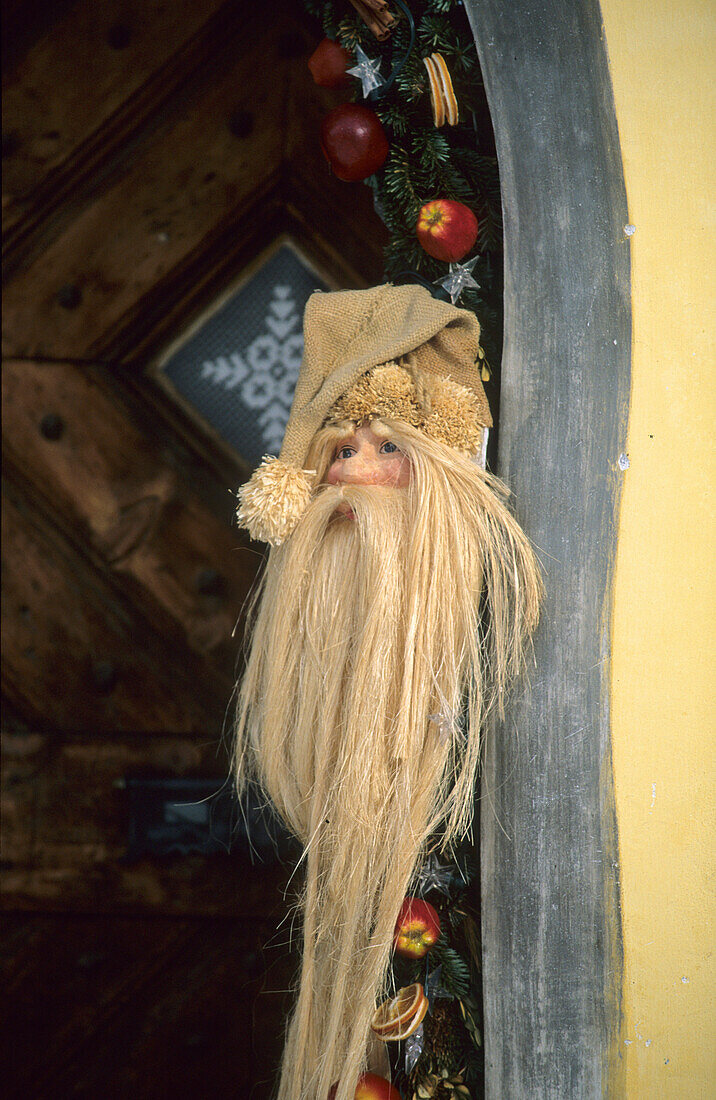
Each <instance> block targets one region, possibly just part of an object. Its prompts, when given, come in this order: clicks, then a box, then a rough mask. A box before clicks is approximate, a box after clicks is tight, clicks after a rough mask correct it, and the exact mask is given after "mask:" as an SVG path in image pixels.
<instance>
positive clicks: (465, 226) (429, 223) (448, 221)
mask: <svg viewBox="0 0 716 1100" xmlns="http://www.w3.org/2000/svg"><path fill="white" fill-rule="evenodd" d="M415 232H416V233H417V235H418V240H419V241H420V243H421V245H422V246H423V248H424V249H425V251H426V252H427V254H428V256H433V257H434V258H435V259H436V260H442V261H443V263H456V262H457V261H458V260H461V259H462V258H463V257H464V256H466V255H467V254H468V252H469V251H470V249H471V248H472V246H473V245H474V243H475V241H476V240H477V218H476V217H475V215H474V214H473V212H472V210H470V208H469V207H468V206H465V204H464V203H462V202H455V201H454V200H453V199H434V200H433V202H426V203H425V205H424V206H423V207H422V208H421V210H420V215H419V217H418V224H417V226H416V227H415Z"/></svg>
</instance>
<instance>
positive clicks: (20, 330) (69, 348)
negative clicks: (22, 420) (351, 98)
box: [3, 21, 286, 359]
mask: <svg viewBox="0 0 716 1100" xmlns="http://www.w3.org/2000/svg"><path fill="white" fill-rule="evenodd" d="M285 29H286V24H285V21H278V22H277V23H273V22H272V23H269V22H265V23H264V24H263V26H262V29H261V32H260V33H259V34H258V36H257V38H256V40H255V41H254V43H253V45H254V50H252V52H251V53H249V54H239V55H238V56H237V55H236V53H235V51H232V50H231V48H230V43H226V44H225V46H224V49H223V51H222V52H221V53H219V54H217V55H216V56H213V57H212V58H211V64H207V65H206V66H204V68H203V69H202V70H201V71H200V72H199V73H198V74H197V75H196V77H195V79H194V80H193V81H192V82H191V84H190V85H189V86H188V87H187V89H186V91H185V93H183V94H182V96H176V97H174V98H173V99H172V101H171V104H170V105H169V106H168V107H167V110H166V112H164V113H163V114H162V117H161V118H160V119H159V120H158V122H157V125H156V126H155V127H152V128H151V130H150V131H144V132H143V133H142V135H141V136H140V137H138V138H137V141H136V143H135V144H134V145H133V146H132V148H131V156H129V155H127V156H125V157H124V158H123V159H122V162H121V163H119V164H117V165H116V166H114V168H113V169H112V170H111V171H110V170H109V167H110V166H108V170H107V172H106V174H104V175H103V176H102V178H101V179H100V180H99V182H98V185H97V187H96V190H95V191H94V192H93V193H92V194H91V196H89V198H88V201H87V203H86V205H84V206H83V207H81V208H80V209H79V210H77V211H75V212H74V216H73V218H72V219H71V220H70V221H69V222H68V223H67V224H59V225H56V224H55V223H54V222H52V221H50V222H48V223H47V240H46V241H44V242H43V247H42V250H41V251H40V252H39V253H38V254H37V255H35V256H34V257H33V256H29V257H28V258H27V260H26V261H23V264H22V266H20V267H18V268H17V269H15V270H14V272H13V273H12V277H11V278H10V279H9V281H8V283H7V286H6V288H5V320H4V329H3V332H4V345H3V346H4V354H6V355H10V356H33V357H40V356H43V357H50V358H65V359H67V358H69V359H93V358H97V357H102V355H103V353H104V349H105V347H106V344H107V341H108V335H107V334H108V333H112V332H115V331H116V328H117V325H118V324H121V323H122V319H123V318H124V317H131V316H133V315H134V314H136V312H137V311H138V310H140V309H141V302H142V300H143V299H144V297H145V296H146V295H147V294H149V293H150V291H151V292H156V288H157V286H159V285H160V284H161V282H162V280H163V279H164V278H165V277H166V276H167V274H168V273H170V272H172V273H176V271H177V270H178V269H179V268H180V267H181V265H182V264H184V263H185V262H186V261H187V258H189V257H191V256H192V254H193V253H194V252H195V250H196V249H197V248H198V247H199V246H200V245H201V244H202V242H203V241H204V240H205V239H206V238H207V237H211V236H212V234H213V235H216V234H218V233H220V232H221V231H222V227H225V225H226V223H227V221H228V222H230V221H231V219H232V217H233V212H234V211H236V210H246V209H248V208H249V207H250V206H251V204H252V202H253V201H254V199H255V197H256V196H258V195H261V194H262V193H264V192H265V190H266V188H267V186H269V184H270V180H271V179H272V178H273V177H275V176H276V174H277V173H278V172H279V167H280V162H281V150H282V130H283V123H282V118H283V112H284V110H285V87H284V82H283V79H282V61H281V50H282V49H283V39H282V33H283V31H284V30H285ZM256 56H260V57H261V58H262V64H261V66H257V65H256Z"/></svg>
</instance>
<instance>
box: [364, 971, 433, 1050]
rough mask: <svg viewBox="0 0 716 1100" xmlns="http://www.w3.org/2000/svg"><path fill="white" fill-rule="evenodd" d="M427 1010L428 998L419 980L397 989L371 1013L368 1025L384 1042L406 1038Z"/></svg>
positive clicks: (421, 1020)
mask: <svg viewBox="0 0 716 1100" xmlns="http://www.w3.org/2000/svg"><path fill="white" fill-rule="evenodd" d="M427 1011H428V998H427V997H426V996H425V992H424V990H423V987H422V985H421V984H420V982H414V983H413V985H406V986H405V987H404V988H403V989H399V990H398V992H397V993H396V994H395V996H394V997H391V998H390V999H389V1000H387V1001H383V1003H382V1005H379V1006H378V1008H376V1010H375V1012H374V1013H373V1019H372V1020H371V1022H370V1026H371V1028H372V1029H373V1031H374V1032H375V1033H376V1035H378V1036H379V1037H380V1038H381V1039H383V1040H384V1041H385V1042H397V1040H399V1039H407V1037H408V1035H412V1034H413V1032H414V1031H415V1030H416V1029H417V1028H418V1027H419V1026H420V1024H421V1023H422V1022H423V1019H424V1017H425V1013H426V1012H427Z"/></svg>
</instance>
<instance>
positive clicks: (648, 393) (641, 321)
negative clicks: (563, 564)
mask: <svg viewBox="0 0 716 1100" xmlns="http://www.w3.org/2000/svg"><path fill="white" fill-rule="evenodd" d="M601 6H602V14H603V19H604V28H605V33H606V44H607V50H608V55H609V62H610V70H611V77H612V82H613V89H614V97H615V103H616V112H617V121H618V125H619V133H620V141H621V147H622V156H623V163H624V173H625V180H626V189H627V196H628V203H629V220H630V223H632V224H633V225H634V226H635V227H636V229H635V232H634V234H633V236H632V237H631V249H632V294H633V297H632V309H633V360H632V393H631V405H630V414H629V429H628V446H627V452H628V460H629V468H628V469H627V470H626V472H625V475H624V484H623V496H622V506H621V516H620V525H619V538H618V551H617V569H616V581H615V589H614V620H613V655H612V698H611V704H612V735H613V766H614V782H615V794H616V808H617V821H618V830H619V845H620V863H621V898H622V907H623V935H624V966H625V978H624V1011H625V1022H624V1023H625V1026H624V1032H623V1035H622V1036H621V1038H620V1039H619V1042H620V1043H623V1044H624V1045H623V1048H622V1055H623V1057H624V1058H625V1059H626V1082H627V1095H628V1097H630V1098H634V1100H637V1098H638V1100H645V1098H651V1097H654V1098H656V1097H673V1098H678V1100H691V1098H694V1100H695V1098H705V1097H711V1096H713V1095H714V1092H713V1089H714V1087H715V1086H714V1081H716V1060H715V1052H716V1036H715V1034H714V1020H716V1005H715V1003H714V988H715V985H716V983H715V981H714V966H713V957H712V951H713V945H714V927H713V924H714V920H713V918H714V909H715V905H714V894H713V887H712V886H711V887H710V886H709V879H711V883H713V881H714V876H713V872H714V857H713V850H714V835H715V833H714V816H715V815H714V801H715V797H714V767H713V762H714V737H713V731H714V727H715V725H716V722H715V719H714V715H715V714H716V706H715V704H716V697H715V696H716V691H715V682H716V674H715V662H714V656H715V653H714V650H715V648H716V647H715V646H714V637H715V634H716V631H715V630H714V622H715V616H714V610H715V606H716V580H715V577H716V572H715V568H714V562H715V561H716V547H715V545H714V542H715V540H714V509H713V496H712V492H713V485H714V473H715V472H716V462H715V447H714V434H715V433H714V422H715V419H716V418H715V413H716V357H715V355H714V351H715V348H714V321H715V320H716V318H715V317H714V301H715V300H716V299H715V296H714V290H715V288H714V267H715V262H716V256H715V254H714V252H715V250H714V232H713V229H714V224H713V223H714V216H713V210H714V207H713V201H714V196H715V195H716V186H715V185H716V180H715V179H714V129H715V126H716V121H715V120H716V112H714V82H713V71H714V61H715V60H716V49H715V45H716V43H715V39H716V33H715V32H716V8H715V7H714V5H713V3H711V2H709V0H681V2H677V0H602V4H601Z"/></svg>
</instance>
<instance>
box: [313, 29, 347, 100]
mask: <svg viewBox="0 0 716 1100" xmlns="http://www.w3.org/2000/svg"><path fill="white" fill-rule="evenodd" d="M350 63H351V55H350V54H349V53H348V50H345V49H344V48H343V46H339V45H338V43H337V42H334V41H333V39H332V38H324V39H323V41H322V42H319V43H318V45H317V46H316V48H315V50H314V51H313V53H312V54H311V56H310V57H309V59H308V67H309V69H310V70H311V76H312V77H313V80H314V83H316V84H320V86H321V87H322V88H347V87H348V85H349V84H350V79H349V78H348V74H347V73H346V69H347V68H348V66H349V65H350Z"/></svg>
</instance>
